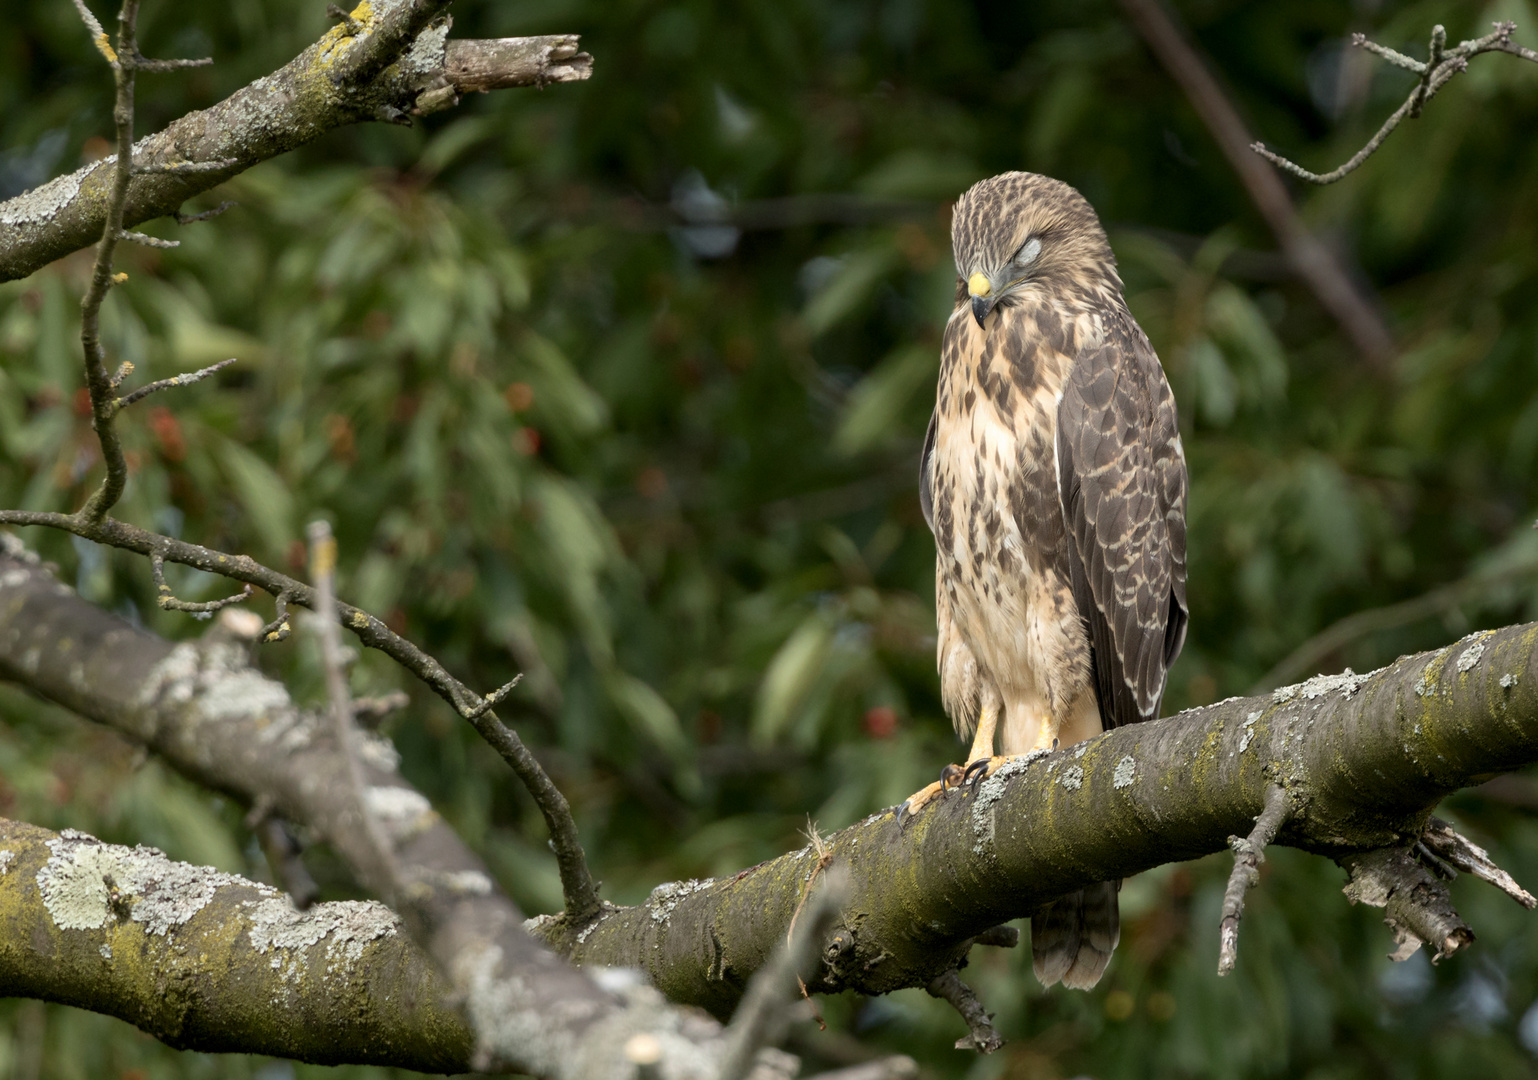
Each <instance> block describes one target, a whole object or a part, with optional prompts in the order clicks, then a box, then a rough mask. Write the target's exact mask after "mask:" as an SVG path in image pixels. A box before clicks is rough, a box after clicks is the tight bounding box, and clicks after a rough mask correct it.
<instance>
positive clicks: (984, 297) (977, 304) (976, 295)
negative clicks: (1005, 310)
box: [967, 271, 994, 326]
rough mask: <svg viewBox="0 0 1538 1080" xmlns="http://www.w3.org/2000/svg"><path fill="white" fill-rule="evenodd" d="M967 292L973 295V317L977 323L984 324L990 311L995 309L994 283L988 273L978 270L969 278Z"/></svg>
mask: <svg viewBox="0 0 1538 1080" xmlns="http://www.w3.org/2000/svg"><path fill="white" fill-rule="evenodd" d="M967 292H968V293H970V294H971V296H972V317H973V318H974V319H976V320H977V325H978V326H982V325H983V321H984V320H985V319H987V318H988V312H990V311H992V310H993V304H994V297H993V283H992V282H990V281H989V280H988V275H987V274H984V273H983V272H982V271H978V272H977V273H975V274H973V275H972V276H971V277H969V278H967Z"/></svg>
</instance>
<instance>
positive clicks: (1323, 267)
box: [1122, 0, 1394, 372]
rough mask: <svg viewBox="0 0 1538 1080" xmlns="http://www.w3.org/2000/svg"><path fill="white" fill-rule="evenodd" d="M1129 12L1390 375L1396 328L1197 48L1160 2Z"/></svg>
mask: <svg viewBox="0 0 1538 1080" xmlns="http://www.w3.org/2000/svg"><path fill="white" fill-rule="evenodd" d="M1122 7H1123V8H1124V9H1125V10H1126V12H1127V15H1128V16H1129V17H1130V18H1131V20H1132V22H1133V25H1135V26H1136V27H1137V30H1138V32H1139V33H1140V34H1141V35H1142V36H1143V40H1144V41H1145V42H1147V44H1148V47H1149V48H1150V49H1151V50H1152V51H1153V53H1154V55H1155V56H1157V57H1158V58H1159V62H1160V63H1162V64H1163V65H1164V67H1165V70H1167V71H1168V72H1169V73H1170V76H1171V77H1172V78H1173V79H1174V80H1175V82H1176V83H1178V84H1179V85H1180V88H1181V89H1182V90H1183V91H1185V95H1186V97H1187V99H1188V100H1189V101H1190V102H1191V107H1192V108H1193V109H1195V110H1196V114H1197V115H1198V116H1199V117H1201V120H1202V123H1204V124H1205V125H1206V126H1207V130H1208V131H1209V132H1211V133H1212V137H1213V139H1214V140H1215V141H1216V142H1217V144H1218V148H1219V149H1220V150H1221V151H1222V152H1223V156H1224V157H1226V158H1227V159H1228V163H1229V164H1230V165H1232V166H1233V168H1234V171H1235V172H1237V173H1238V174H1239V179H1240V181H1241V182H1243V184H1244V187H1245V190H1246V191H1247V192H1248V193H1249V196H1250V200H1251V201H1252V202H1253V203H1254V204H1255V208H1256V209H1257V210H1259V211H1260V214H1261V216H1262V217H1263V218H1265V220H1266V224H1267V225H1269V226H1270V228H1271V232H1272V233H1273V234H1275V236H1276V239H1277V242H1278V243H1279V244H1281V246H1282V251H1283V252H1284V253H1285V254H1286V255H1287V259H1288V261H1289V262H1291V263H1292V266H1293V269H1294V270H1296V271H1297V274H1298V276H1299V277H1301V278H1302V279H1303V280H1304V281H1305V282H1306V283H1307V284H1308V287H1309V289H1310V291H1312V292H1313V294H1314V296H1315V297H1316V298H1317V299H1318V301H1319V303H1320V305H1321V306H1322V307H1323V308H1324V309H1325V310H1326V311H1328V312H1329V313H1330V314H1331V316H1333V317H1334V319H1335V321H1336V322H1337V323H1339V324H1340V327H1341V329H1342V330H1344V331H1345V332H1346V336H1347V337H1348V338H1350V339H1351V342H1352V344H1353V345H1355V346H1356V348H1357V350H1358V351H1359V352H1361V353H1362V355H1363V356H1364V357H1365V358H1366V359H1367V361H1368V362H1369V363H1370V364H1372V365H1373V366H1374V367H1375V368H1377V369H1379V370H1380V371H1383V372H1386V371H1387V370H1388V366H1389V361H1390V359H1391V357H1392V355H1393V352H1394V340H1393V337H1392V335H1390V334H1389V332H1388V328H1387V327H1385V326H1384V325H1383V320H1382V319H1380V318H1379V317H1378V313H1377V311H1375V310H1374V308H1373V305H1372V304H1371V303H1370V302H1369V301H1368V299H1367V298H1366V297H1364V296H1363V295H1362V293H1361V291H1360V290H1359V289H1358V288H1357V287H1356V285H1355V284H1354V283H1353V282H1352V280H1351V279H1350V278H1349V277H1348V276H1347V275H1346V273H1345V271H1344V270H1342V269H1341V267H1340V264H1339V263H1338V262H1337V261H1336V260H1335V257H1334V256H1333V255H1331V254H1330V252H1329V249H1327V248H1326V247H1325V246H1324V245H1323V244H1322V243H1320V242H1319V239H1318V238H1317V237H1315V236H1314V234H1313V233H1311V232H1310V231H1309V230H1308V227H1307V226H1305V225H1304V224H1303V221H1302V219H1301V218H1300V217H1298V212H1297V210H1296V209H1295V208H1294V207H1293V205H1292V199H1291V198H1290V197H1289V196H1288V194H1287V187H1286V185H1284V184H1283V183H1282V181H1281V178H1280V177H1278V176H1277V175H1276V173H1274V172H1273V171H1271V170H1270V169H1268V168H1266V167H1265V165H1264V164H1263V163H1262V162H1261V161H1259V160H1258V159H1257V158H1256V157H1255V155H1254V154H1253V153H1251V152H1250V148H1251V145H1252V143H1253V142H1254V140H1252V139H1251V138H1250V136H1249V134H1248V133H1247V132H1246V131H1245V128H1244V121H1243V120H1241V119H1240V117H1239V113H1238V112H1237V111H1236V110H1235V109H1234V106H1233V104H1232V103H1231V102H1230V101H1229V100H1228V97H1227V95H1225V94H1224V93H1223V90H1222V87H1220V86H1219V85H1218V82H1217V80H1216V79H1214V78H1213V77H1212V73H1211V72H1209V71H1208V70H1207V67H1206V65H1205V64H1204V63H1203V62H1202V59H1201V57H1200V56H1199V55H1197V52H1196V50H1195V48H1193V47H1192V46H1191V44H1190V43H1189V42H1187V41H1186V39H1185V37H1184V36H1183V35H1182V34H1181V32H1180V31H1179V30H1178V29H1177V28H1176V26H1175V23H1174V22H1173V21H1172V19H1171V17H1170V15H1169V13H1168V12H1167V11H1166V10H1165V9H1164V6H1163V4H1161V3H1160V2H1159V0H1122Z"/></svg>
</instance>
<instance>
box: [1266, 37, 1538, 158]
mask: <svg viewBox="0 0 1538 1080" xmlns="http://www.w3.org/2000/svg"><path fill="white" fill-rule="evenodd" d="M1494 27H1495V29H1494V31H1493V32H1492V33H1489V34H1486V35H1485V36H1484V37H1482V38H1474V39H1472V40H1469V41H1462V42H1459V43H1458V44H1457V45H1455V46H1453V47H1452V48H1451V49H1449V48H1447V31H1446V29H1444V28H1443V27H1442V26H1440V25H1438V26H1434V27H1432V28H1431V44H1430V46H1429V48H1428V49H1427V59H1426V61H1425V62H1424V63H1422V62H1421V61H1419V60H1416V59H1414V58H1413V57H1409V56H1406V55H1405V54H1404V53H1401V52H1397V51H1395V50H1394V49H1390V48H1388V47H1387V46H1384V45H1379V44H1378V43H1377V42H1374V41H1369V40H1368V39H1367V38H1366V36H1364V35H1362V34H1353V35H1352V37H1351V44H1353V45H1355V46H1356V47H1357V48H1359V49H1366V50H1367V51H1368V52H1370V53H1372V54H1374V55H1375V56H1380V57H1382V58H1383V59H1384V60H1387V61H1388V62H1389V63H1391V64H1393V65H1394V66H1395V67H1401V68H1404V69H1405V70H1407V71H1413V72H1415V74H1417V75H1419V76H1420V78H1419V79H1417V80H1416V83H1415V88H1414V89H1413V90H1411V91H1410V95H1409V96H1408V97H1407V98H1405V100H1404V103H1403V104H1402V105H1400V106H1399V108H1397V109H1395V110H1394V112H1393V113H1392V114H1391V115H1390V116H1389V118H1388V119H1387V120H1385V121H1384V122H1383V125H1382V126H1381V127H1379V128H1378V130H1377V131H1376V132H1375V133H1374V134H1373V137H1372V138H1370V139H1368V140H1367V144H1366V145H1365V146H1363V147H1362V148H1361V149H1360V150H1358V151H1357V152H1356V153H1355V154H1352V155H1351V157H1350V158H1349V159H1347V161H1346V163H1345V164H1343V165H1341V166H1339V167H1338V168H1334V169H1331V170H1330V171H1329V172H1326V173H1316V172H1310V171H1309V170H1308V169H1305V168H1304V167H1303V166H1301V165H1299V164H1297V163H1296V162H1294V161H1289V160H1288V159H1287V158H1285V157H1283V156H1282V155H1280V154H1277V153H1273V152H1272V151H1270V150H1267V149H1266V146H1265V144H1264V143H1259V142H1257V143H1253V144H1252V145H1251V146H1250V149H1251V150H1253V151H1255V153H1257V154H1259V155H1260V156H1261V157H1263V158H1265V159H1266V160H1267V161H1269V162H1271V164H1273V165H1275V166H1276V167H1277V168H1279V169H1281V170H1283V171H1284V172H1287V173H1290V174H1292V175H1293V176H1296V177H1297V178H1298V179H1299V180H1306V181H1308V182H1309V183H1310V184H1333V183H1335V182H1336V181H1337V180H1339V179H1341V178H1342V177H1344V176H1346V175H1348V174H1349V173H1353V172H1355V171H1356V170H1357V169H1358V168H1360V167H1361V165H1362V163H1363V162H1364V161H1366V160H1367V159H1368V158H1370V157H1372V155H1373V154H1375V153H1377V151H1378V148H1379V147H1380V146H1382V145H1383V141H1384V140H1385V139H1387V138H1388V137H1389V135H1390V134H1392V133H1393V131H1394V129H1395V128H1397V127H1398V126H1399V124H1400V122H1401V121H1402V120H1404V119H1405V117H1409V118H1410V119H1412V120H1413V119H1416V118H1417V117H1419V116H1420V114H1421V110H1422V109H1423V108H1425V106H1426V102H1428V101H1430V100H1431V99H1432V98H1433V97H1435V96H1436V94H1437V91H1439V90H1441V89H1442V87H1444V86H1446V85H1447V83H1448V82H1449V81H1450V80H1451V79H1452V77H1453V76H1454V75H1458V74H1460V73H1462V72H1465V71H1467V70H1468V69H1469V58H1470V57H1474V56H1478V55H1480V54H1481V53H1487V52H1504V53H1510V54H1511V55H1513V56H1516V57H1519V58H1521V59H1523V60H1532V61H1538V51H1535V50H1533V49H1527V48H1523V47H1522V46H1521V45H1517V44H1515V43H1513V42H1512V40H1511V35H1512V34H1513V33H1514V32H1515V31H1516V29H1517V24H1516V23H1514V22H1498V23H1495V24H1494Z"/></svg>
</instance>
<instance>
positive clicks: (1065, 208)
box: [904, 172, 1187, 989]
mask: <svg viewBox="0 0 1538 1080" xmlns="http://www.w3.org/2000/svg"><path fill="white" fill-rule="evenodd" d="M951 244H952V248H953V250H954V253H955V257H956V269H957V280H956V309H955V311H953V312H952V313H951V317H950V321H949V322H948V323H947V324H946V327H945V340H944V345H943V349H942V354H941V360H940V383H939V389H938V392H937V393H936V397H935V411H934V415H933V416H932V417H931V418H930V421H929V432H928V434H927V435H926V436H925V439H924V452H923V458H922V462H921V466H920V501H921V503H922V506H923V509H924V517H925V519H926V520H927V521H928V522H929V527H930V530H931V531H932V532H933V533H934V537H935V549H936V575H935V577H936V582H935V607H936V611H937V615H938V622H939V645H938V659H939V667H940V686H941V693H942V696H943V698H944V702H945V709H946V712H948V713H949V714H950V717H951V720H952V722H953V723H954V724H955V726H956V730H957V732H958V733H959V734H960V735H961V736H962V737H963V738H965V737H966V736H967V735H969V734H972V733H973V732H974V731H975V733H976V738H975V739H974V741H973V743H972V751H971V754H970V756H969V757H968V759H967V760H968V766H967V768H966V769H965V770H961V769H958V768H957V767H956V766H954V765H952V766H947V769H946V771H945V773H943V774H942V778H941V780H940V781H939V782H938V783H935V784H931V785H930V786H929V787H928V788H925V789H924V790H923V791H921V792H918V793H917V794H916V795H914V796H913V798H911V799H910V800H908V803H907V804H906V805H905V808H904V813H906V814H911V813H915V812H917V811H918V810H920V809H922V807H923V806H924V805H925V804H926V803H928V802H929V801H930V800H931V799H932V798H934V797H935V796H937V795H943V794H944V793H945V791H946V790H947V788H949V787H950V786H952V784H953V782H954V781H956V780H958V779H959V780H960V781H961V782H962V783H965V782H966V781H968V780H973V779H975V778H978V777H980V776H985V775H987V774H988V773H990V772H992V771H993V770H994V769H996V768H997V767H998V766H999V764H1001V763H1002V762H1003V761H1005V760H1007V758H1008V757H1009V756H1012V755H1022V754H1029V753H1033V752H1036V751H1047V750H1052V749H1054V748H1056V747H1057V746H1059V745H1065V746H1066V745H1068V744H1071V743H1075V742H1079V741H1081V740H1084V739H1088V738H1091V737H1092V736H1094V735H1097V734H1099V733H1100V732H1101V731H1102V730H1104V729H1109V728H1113V727H1118V726H1120V725H1122V724H1130V723H1134V722H1136V721H1139V720H1152V719H1153V718H1154V717H1156V716H1157V715H1158V714H1159V703H1160V699H1161V698H1162V697H1163V695H1164V681H1165V676H1166V674H1167V673H1168V671H1169V668H1170V665H1171V664H1172V663H1174V661H1175V657H1176V656H1177V655H1178V654H1179V652H1180V647H1181V645H1182V644H1183V643H1184V642H1185V634H1186V617H1187V607H1186V524H1185V509H1186V465H1185V454H1184V451H1183V450H1182V449H1181V445H1180V433H1179V430H1178V428H1177V427H1176V422H1175V400H1174V396H1173V395H1172V394H1171V393H1170V388H1169V383H1168V382H1166V381H1165V378H1164V371H1163V369H1162V368H1161V367H1160V366H1159V358H1158V357H1157V356H1156V355H1154V351H1153V348H1152V347H1151V346H1150V345H1149V343H1148V338H1147V337H1146V336H1144V334H1143V331H1142V329H1141V328H1140V327H1139V326H1138V325H1137V323H1136V322H1135V321H1134V320H1133V318H1132V315H1131V313H1130V312H1129V311H1128V310H1127V305H1126V302H1125V301H1124V300H1123V299H1122V292H1121V278H1120V277H1118V276H1117V273H1116V260H1115V257H1114V256H1113V255H1112V254H1111V248H1110V245H1109V244H1108V243H1107V241H1106V236H1105V231H1104V230H1103V229H1102V228H1101V227H1100V222H1099V219H1098V218H1096V216H1095V212H1094V210H1092V209H1091V208H1090V205H1089V203H1088V202H1086V201H1085V199H1084V197H1083V196H1082V195H1080V194H1079V193H1078V192H1077V191H1075V190H1074V189H1073V188H1071V187H1069V186H1068V185H1067V184H1064V183H1061V182H1059V181H1057V180H1053V179H1050V178H1049V177H1045V176H1038V175H1035V174H1033V173H1024V172H1012V173H1005V174H1004V175H1002V176H995V177H993V178H992V179H990V180H983V181H981V182H980V183H978V184H976V185H975V186H974V187H972V189H971V190H969V191H968V192H967V193H966V194H965V195H963V196H962V197H961V199H960V200H959V201H958V202H957V203H956V209H955V216H954V218H953V221H952V225H951ZM996 731H997V733H998V735H999V736H1000V744H1001V745H1000V747H999V750H1000V752H1001V755H1002V756H999V757H995V756H994V735H995V732H996ZM1120 885H1121V883H1120V882H1104V883H1102V884H1100V885H1096V886H1091V887H1089V888H1087V889H1083V890H1081V891H1080V892H1078V893H1075V894H1073V895H1071V896H1065V897H1062V898H1059V899H1058V900H1056V901H1053V902H1052V903H1050V904H1048V905H1047V906H1046V907H1044V908H1043V909H1041V910H1040V911H1038V912H1037V913H1036V914H1035V915H1034V916H1033V917H1032V920H1031V938H1032V941H1031V945H1032V952H1033V956H1034V961H1035V969H1036V975H1037V977H1038V978H1040V979H1041V981H1042V983H1043V984H1044V985H1047V986H1050V985H1052V984H1053V983H1055V982H1057V981H1059V980H1061V981H1062V982H1063V984H1064V985H1065V986H1070V987H1075V988H1080V989H1088V988H1089V987H1091V986H1094V985H1095V983H1096V982H1098V981H1099V979H1100V976H1101V974H1102V973H1103V972H1104V971H1105V966H1106V964H1107V963H1108V962H1109V960H1110V957H1111V951H1112V950H1113V949H1114V948H1115V947H1116V942H1117V940H1118V938H1119V937H1120V925H1119V916H1118V912H1117V899H1116V897H1117V891H1118V890H1119V888H1120Z"/></svg>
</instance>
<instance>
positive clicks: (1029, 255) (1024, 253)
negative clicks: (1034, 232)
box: [1010, 236, 1041, 269]
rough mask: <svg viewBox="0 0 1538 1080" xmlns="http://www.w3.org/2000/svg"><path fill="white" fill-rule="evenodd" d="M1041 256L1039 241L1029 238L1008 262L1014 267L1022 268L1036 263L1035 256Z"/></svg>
mask: <svg viewBox="0 0 1538 1080" xmlns="http://www.w3.org/2000/svg"><path fill="white" fill-rule="evenodd" d="M1040 254H1041V241H1040V240H1039V239H1037V238H1036V237H1034V236H1033V237H1031V238H1030V239H1029V240H1027V241H1026V242H1025V243H1023V244H1021V245H1020V250H1019V251H1017V252H1015V257H1014V258H1013V259H1011V260H1010V262H1011V263H1012V264H1013V265H1015V266H1016V267H1020V268H1022V269H1023V268H1024V267H1027V266H1030V265H1031V263H1033V262H1035V261H1036V256H1038V255H1040Z"/></svg>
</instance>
